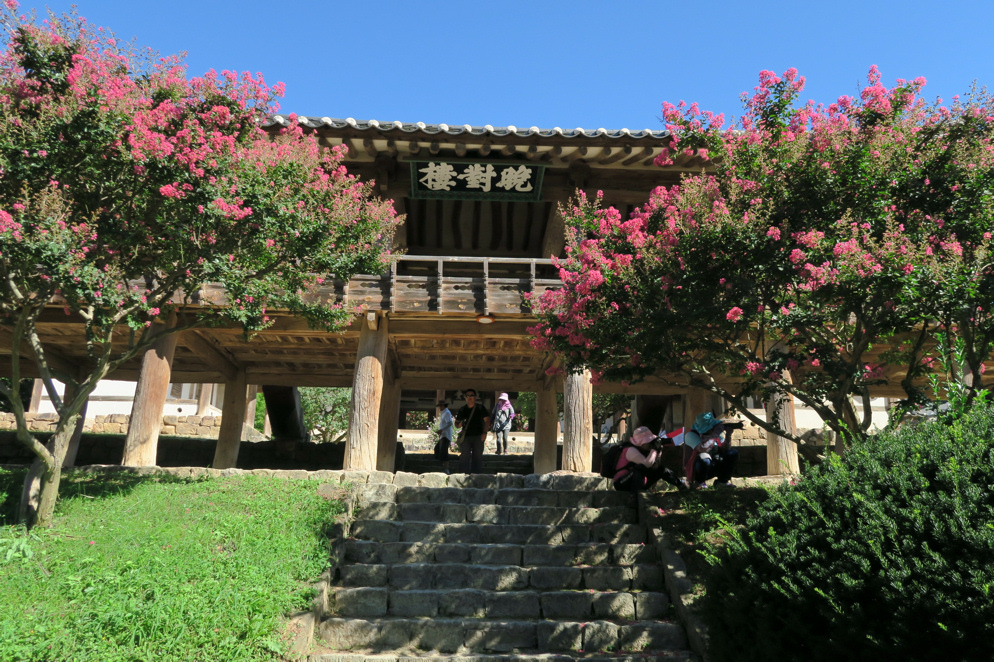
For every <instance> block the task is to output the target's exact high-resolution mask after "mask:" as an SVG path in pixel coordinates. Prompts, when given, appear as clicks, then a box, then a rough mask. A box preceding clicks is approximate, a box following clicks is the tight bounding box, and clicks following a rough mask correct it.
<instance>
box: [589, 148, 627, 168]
mask: <svg viewBox="0 0 994 662" xmlns="http://www.w3.org/2000/svg"><path fill="white" fill-rule="evenodd" d="M631 153H632V146H631V145H625V146H624V147H616V148H615V149H614V150H611V149H610V148H605V149H604V154H603V155H602V158H600V159H599V160H598V161H597V165H611V164H612V163H615V162H616V161H620V160H621V159H623V158H625V157H626V156H629V155H630V154H631Z"/></svg>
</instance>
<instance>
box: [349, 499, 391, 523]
mask: <svg viewBox="0 0 994 662" xmlns="http://www.w3.org/2000/svg"><path fill="white" fill-rule="evenodd" d="M397 511H398V509H397V504H395V503H390V502H388V501H370V502H367V503H363V504H360V505H359V506H358V507H357V508H356V511H355V517H356V519H386V520H395V519H397Z"/></svg>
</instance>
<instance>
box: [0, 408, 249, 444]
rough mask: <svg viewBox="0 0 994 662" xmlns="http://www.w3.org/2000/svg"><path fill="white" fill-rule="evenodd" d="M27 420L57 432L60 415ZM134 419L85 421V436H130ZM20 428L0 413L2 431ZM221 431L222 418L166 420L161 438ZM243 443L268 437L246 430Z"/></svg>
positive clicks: (37, 428) (119, 417) (103, 417)
mask: <svg viewBox="0 0 994 662" xmlns="http://www.w3.org/2000/svg"><path fill="white" fill-rule="evenodd" d="M24 420H25V421H26V422H27V424H28V430H30V431H31V432H55V426H56V424H57V423H58V422H59V415H58V414H54V413H48V414H25V415H24ZM130 422H131V416H129V415H127V414H106V415H101V416H94V417H93V418H87V419H86V420H84V421H83V432H84V433H87V434H127V433H128V425H129V424H130ZM16 428H17V424H16V422H15V419H14V415H13V414H8V413H0V430H14V429H16ZM220 431H221V417H220V416H163V417H162V430H161V431H160V432H159V434H161V435H163V436H165V437H195V438H198V439H217V436H218V433H219V432H220ZM242 438H243V439H246V440H249V441H263V440H264V439H266V437H265V435H263V434H262V433H261V432H259V431H257V430H254V429H252V428H248V427H246V428H245V434H244V436H243V437H242Z"/></svg>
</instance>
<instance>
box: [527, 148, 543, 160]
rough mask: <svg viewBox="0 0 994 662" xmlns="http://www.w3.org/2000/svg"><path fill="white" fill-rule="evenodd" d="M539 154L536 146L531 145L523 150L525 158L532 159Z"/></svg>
mask: <svg viewBox="0 0 994 662" xmlns="http://www.w3.org/2000/svg"><path fill="white" fill-rule="evenodd" d="M539 156H541V155H540V154H539V151H538V146H536V145H532V146H530V147H529V148H528V149H527V150H526V151H525V158H526V159H528V160H529V161H534V160H535V159H537V158H539Z"/></svg>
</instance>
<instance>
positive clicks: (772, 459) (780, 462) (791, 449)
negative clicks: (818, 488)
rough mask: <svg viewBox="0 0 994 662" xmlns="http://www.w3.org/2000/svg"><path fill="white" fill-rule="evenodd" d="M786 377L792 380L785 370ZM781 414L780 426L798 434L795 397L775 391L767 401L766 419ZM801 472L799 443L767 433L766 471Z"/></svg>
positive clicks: (777, 472) (776, 473)
mask: <svg viewBox="0 0 994 662" xmlns="http://www.w3.org/2000/svg"><path fill="white" fill-rule="evenodd" d="M783 374H784V379H786V380H787V381H790V373H789V372H787V371H786V370H785V371H784V373H783ZM775 415H776V416H779V420H780V427H781V429H783V430H784V431H785V432H789V433H791V434H797V422H796V419H795V417H794V397H793V396H791V395H790V394H787V393H774V394H773V395H772V396H771V397H770V399H769V402H767V403H766V420H768V421H772V420H773V418H774V416H775ZM800 472H801V468H800V465H799V464H798V461H797V444H795V443H794V442H793V441H790V440H789V439H784V438H783V437H781V436H779V435H776V434H773V433H772V432H769V431H767V433H766V473H767V474H768V475H770V476H778V475H782V474H798V473H800Z"/></svg>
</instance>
